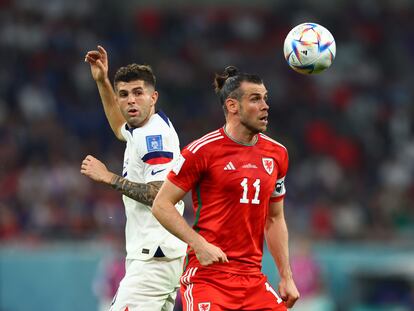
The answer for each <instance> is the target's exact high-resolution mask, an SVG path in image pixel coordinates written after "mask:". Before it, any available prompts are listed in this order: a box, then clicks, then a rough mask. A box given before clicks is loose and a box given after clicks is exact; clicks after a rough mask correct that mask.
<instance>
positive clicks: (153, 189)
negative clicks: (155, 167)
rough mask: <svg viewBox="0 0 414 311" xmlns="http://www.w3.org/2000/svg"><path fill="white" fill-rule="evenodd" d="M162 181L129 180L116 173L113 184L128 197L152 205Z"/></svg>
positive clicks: (113, 186)
mask: <svg viewBox="0 0 414 311" xmlns="http://www.w3.org/2000/svg"><path fill="white" fill-rule="evenodd" d="M161 185H162V181H153V182H150V183H148V184H142V183H137V182H132V181H129V180H128V179H125V178H123V177H121V176H118V175H115V176H114V177H113V178H112V180H111V186H112V188H114V189H115V190H117V191H120V192H121V193H122V194H124V195H126V196H127V197H129V198H131V199H134V200H135V201H138V202H140V203H143V204H145V205H148V206H149V207H152V203H153V202H154V199H155V196H156V195H157V193H158V190H160V188H161Z"/></svg>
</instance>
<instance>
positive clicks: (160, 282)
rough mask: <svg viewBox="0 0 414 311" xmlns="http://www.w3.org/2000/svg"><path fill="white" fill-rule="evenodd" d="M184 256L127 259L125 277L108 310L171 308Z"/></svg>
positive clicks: (135, 310)
mask: <svg viewBox="0 0 414 311" xmlns="http://www.w3.org/2000/svg"><path fill="white" fill-rule="evenodd" d="M183 260H184V258H183V257H180V258H175V259H168V258H165V257H163V258H152V259H150V260H146V261H144V260H135V259H127V260H126V263H125V267H126V271H125V276H124V278H123V279H122V281H121V282H120V283H119V287H118V291H117V293H116V294H115V297H114V299H113V301H112V305H111V309H110V311H125V310H128V311H138V310H139V311H172V310H173V309H174V303H175V298H176V296H177V289H178V288H179V287H180V276H181V274H182V272H183V271H182V270H183Z"/></svg>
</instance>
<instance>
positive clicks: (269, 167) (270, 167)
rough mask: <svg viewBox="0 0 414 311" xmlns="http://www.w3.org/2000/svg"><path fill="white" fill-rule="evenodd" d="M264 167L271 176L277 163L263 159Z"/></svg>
mask: <svg viewBox="0 0 414 311" xmlns="http://www.w3.org/2000/svg"><path fill="white" fill-rule="evenodd" d="M262 163H263V167H264V169H265V170H266V172H267V173H268V174H269V175H272V173H273V169H274V167H275V161H273V159H272V158H262Z"/></svg>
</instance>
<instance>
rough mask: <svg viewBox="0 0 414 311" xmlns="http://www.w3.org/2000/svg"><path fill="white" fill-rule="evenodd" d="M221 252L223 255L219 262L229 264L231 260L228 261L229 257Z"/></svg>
mask: <svg viewBox="0 0 414 311" xmlns="http://www.w3.org/2000/svg"><path fill="white" fill-rule="evenodd" d="M220 252H221V255H220V257H219V262H222V263H228V262H229V260H228V259H227V255H226V254H225V253H224V252H223V251H222V250H220Z"/></svg>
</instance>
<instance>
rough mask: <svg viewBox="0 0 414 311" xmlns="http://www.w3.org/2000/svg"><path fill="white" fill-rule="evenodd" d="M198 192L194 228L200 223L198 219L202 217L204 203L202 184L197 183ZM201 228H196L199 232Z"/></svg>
mask: <svg viewBox="0 0 414 311" xmlns="http://www.w3.org/2000/svg"><path fill="white" fill-rule="evenodd" d="M196 192H197V202H198V208H197V212H196V215H195V219H194V224H193V227H194V228H196V226H197V224H198V220H199V218H200V212H201V207H202V206H203V204H202V202H201V191H200V184H198V185H197V187H196ZM199 230H200V229H199V228H197V229H195V231H196V232H198V231H199Z"/></svg>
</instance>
